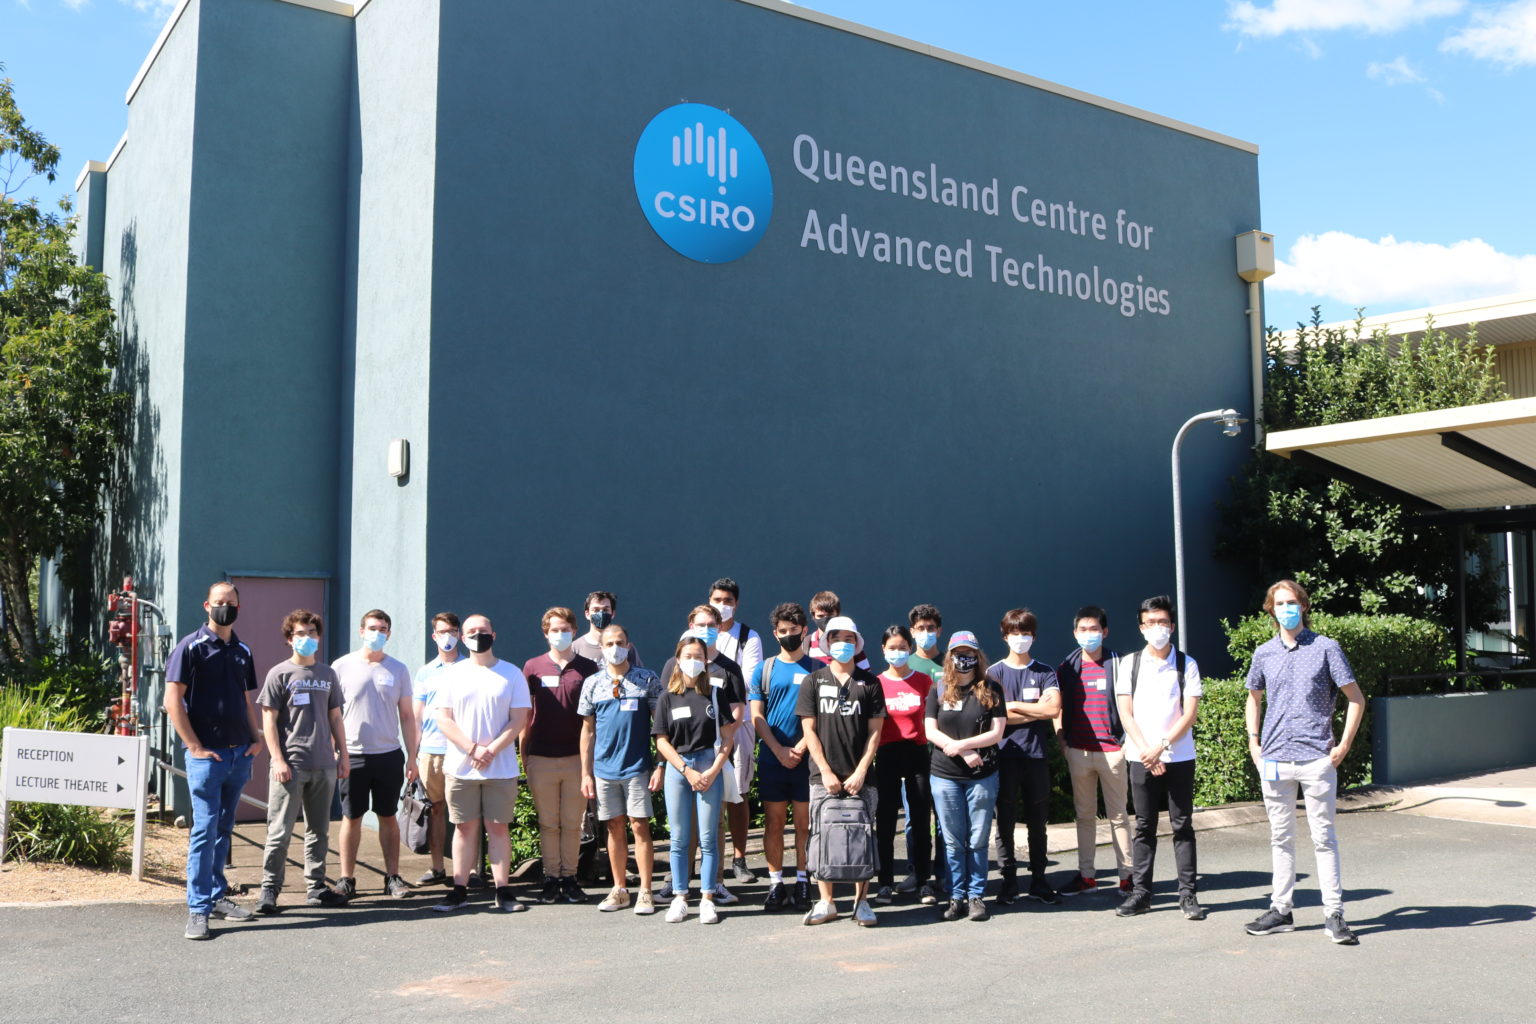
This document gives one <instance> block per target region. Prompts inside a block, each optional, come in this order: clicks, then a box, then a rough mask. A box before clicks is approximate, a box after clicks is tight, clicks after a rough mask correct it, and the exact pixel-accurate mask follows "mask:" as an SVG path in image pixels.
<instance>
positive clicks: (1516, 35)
mask: <svg viewBox="0 0 1536 1024" xmlns="http://www.w3.org/2000/svg"><path fill="white" fill-rule="evenodd" d="M1440 49H1442V50H1445V51H1447V52H1448V53H1465V54H1467V55H1468V56H1471V57H1476V58H1477V59H1479V60H1491V61H1495V62H1497V63H1499V64H1506V65H1509V66H1510V67H1515V66H1516V65H1520V64H1536V0H1515V2H1514V3H1512V4H1506V5H1505V6H1503V7H1499V8H1496V9H1493V10H1490V9H1488V8H1478V9H1477V10H1475V11H1473V12H1472V20H1471V22H1470V23H1469V24H1468V25H1467V26H1466V27H1465V28H1463V29H1462V30H1461V31H1460V32H1457V33H1456V34H1454V35H1452V36H1450V37H1448V38H1447V39H1446V40H1445V42H1443V43H1441V44H1440Z"/></svg>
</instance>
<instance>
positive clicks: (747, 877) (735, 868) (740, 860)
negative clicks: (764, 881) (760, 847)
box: [731, 857, 757, 885]
mask: <svg viewBox="0 0 1536 1024" xmlns="http://www.w3.org/2000/svg"><path fill="white" fill-rule="evenodd" d="M731 877H732V878H734V879H736V883H737V884H738V885H751V884H752V883H753V882H755V881H757V876H756V875H754V874H753V873H752V869H751V868H749V867H747V858H745V857H737V858H736V859H735V860H733V861H731Z"/></svg>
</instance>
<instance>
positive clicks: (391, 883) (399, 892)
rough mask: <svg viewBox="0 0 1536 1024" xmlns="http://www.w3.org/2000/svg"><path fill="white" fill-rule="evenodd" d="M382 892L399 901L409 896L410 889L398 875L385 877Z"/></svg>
mask: <svg viewBox="0 0 1536 1024" xmlns="http://www.w3.org/2000/svg"><path fill="white" fill-rule="evenodd" d="M384 891H385V892H387V893H389V895H390V898H391V899H397V900H401V899H405V897H407V896H409V895H410V894H411V887H410V886H408V885H406V884H405V879H403V878H401V877H400V876H399V875H385V876H384Z"/></svg>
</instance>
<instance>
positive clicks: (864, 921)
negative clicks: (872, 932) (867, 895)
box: [853, 900, 879, 928]
mask: <svg viewBox="0 0 1536 1024" xmlns="http://www.w3.org/2000/svg"><path fill="white" fill-rule="evenodd" d="M853 923H854V924H856V925H860V926H862V927H864V928H873V927H874V926H875V925H876V924H878V923H879V922H877V921H876V920H875V911H874V908H873V907H871V906H870V905H869V901H868V900H859V902H858V905H857V906H855V907H854V908H853Z"/></svg>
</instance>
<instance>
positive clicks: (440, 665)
mask: <svg viewBox="0 0 1536 1024" xmlns="http://www.w3.org/2000/svg"><path fill="white" fill-rule="evenodd" d="M463 660H464V658H463V656H462V655H461V656H460V657H459V659H458V661H453V662H445V661H444V660H443V659H442V656H441V655H439V656H438V657H436V658H433V659H432V660H431V661H429V662H427V663H426V664H425V665H423V666H421V668H419V669H417V670H416V681H415V684H414V685H413V686H412V687H411V689H412V690H413V691H414V692H415V695H416V699H417V700H418V701H420V702H421V703H422V704H423V705H425V707H424V709H423V710H424V713H423V714H422V716H421V744H420V746H419V747H417V749H418V750H419V751H421V753H423V754H446V753H448V737H446V736H444V735H443V731H442V729H440V728H438V725H437V714H436V713H435V712H434V711H433V710H432V700H433V698H435V697H436V696H437V684H438V682H439V679H438V677H439V676H441V675H442V673H443V669H445V668H452V667H453V666H454V665H457V664H459V662H462V661H463Z"/></svg>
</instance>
